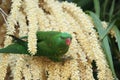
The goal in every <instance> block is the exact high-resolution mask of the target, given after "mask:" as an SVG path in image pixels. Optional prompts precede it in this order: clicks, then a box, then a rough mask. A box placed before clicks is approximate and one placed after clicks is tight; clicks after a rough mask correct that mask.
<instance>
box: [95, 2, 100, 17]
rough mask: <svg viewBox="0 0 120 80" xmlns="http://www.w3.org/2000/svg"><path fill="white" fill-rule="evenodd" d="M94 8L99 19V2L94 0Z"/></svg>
mask: <svg viewBox="0 0 120 80" xmlns="http://www.w3.org/2000/svg"><path fill="white" fill-rule="evenodd" d="M94 8H95V12H96V15H97V16H98V17H100V2H99V0H94Z"/></svg>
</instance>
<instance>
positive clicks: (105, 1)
mask: <svg viewBox="0 0 120 80" xmlns="http://www.w3.org/2000/svg"><path fill="white" fill-rule="evenodd" d="M107 4H108V0H104V3H103V12H102V17H104V18H105V14H106V8H107Z"/></svg>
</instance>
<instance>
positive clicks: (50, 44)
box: [0, 31, 72, 62]
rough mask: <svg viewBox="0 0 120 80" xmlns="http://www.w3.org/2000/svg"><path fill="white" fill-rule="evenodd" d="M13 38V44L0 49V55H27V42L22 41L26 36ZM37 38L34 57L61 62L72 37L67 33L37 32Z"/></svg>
mask: <svg viewBox="0 0 120 80" xmlns="http://www.w3.org/2000/svg"><path fill="white" fill-rule="evenodd" d="M9 36H11V37H12V38H13V43H12V44H10V45H8V46H7V47H5V48H2V49H0V53H13V54H28V55H30V53H29V51H28V42H27V41H25V40H23V39H27V38H28V36H24V37H21V38H17V37H15V36H13V35H9ZM36 36H37V53H36V54H35V55H34V56H46V57H48V58H49V59H51V60H52V61H55V62H58V61H62V60H63V59H64V58H63V56H64V54H65V53H66V52H67V51H68V49H69V46H70V43H71V40H72V36H71V34H68V33H65V32H64V33H62V32H58V31H38V32H37V33H36Z"/></svg>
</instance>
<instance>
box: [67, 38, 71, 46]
mask: <svg viewBox="0 0 120 80" xmlns="http://www.w3.org/2000/svg"><path fill="white" fill-rule="evenodd" d="M70 43H71V38H67V39H66V45H68V46H69V45H70Z"/></svg>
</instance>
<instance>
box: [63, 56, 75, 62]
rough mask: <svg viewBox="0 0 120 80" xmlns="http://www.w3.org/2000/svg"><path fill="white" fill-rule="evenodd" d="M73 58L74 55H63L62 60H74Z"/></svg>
mask: <svg viewBox="0 0 120 80" xmlns="http://www.w3.org/2000/svg"><path fill="white" fill-rule="evenodd" d="M72 59H73V57H72V56H63V57H62V60H63V61H68V60H72Z"/></svg>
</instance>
